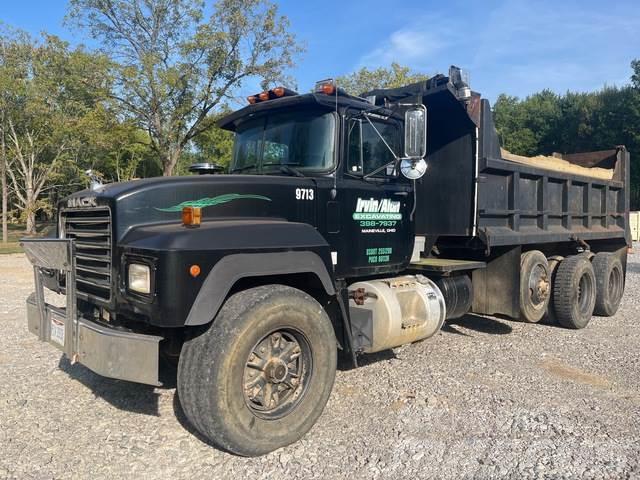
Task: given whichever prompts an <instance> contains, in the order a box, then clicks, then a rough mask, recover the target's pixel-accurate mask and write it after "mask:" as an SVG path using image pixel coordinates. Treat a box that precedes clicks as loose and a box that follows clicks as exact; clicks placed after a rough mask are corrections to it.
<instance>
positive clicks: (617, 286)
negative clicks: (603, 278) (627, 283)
mask: <svg viewBox="0 0 640 480" xmlns="http://www.w3.org/2000/svg"><path fill="white" fill-rule="evenodd" d="M608 291H609V292H608V293H609V299H610V300H611V301H612V302H614V303H615V302H617V301H618V299H619V298H620V297H621V296H622V272H621V271H620V269H618V268H612V269H611V272H610V273H609V285H608Z"/></svg>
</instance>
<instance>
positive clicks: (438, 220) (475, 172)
mask: <svg viewBox="0 0 640 480" xmlns="http://www.w3.org/2000/svg"><path fill="white" fill-rule="evenodd" d="M454 83H455V82H452V81H450V79H449V78H448V77H444V76H441V75H439V76H437V77H434V78H432V79H430V80H428V81H426V82H419V83H416V84H413V85H409V86H407V87H402V88H399V89H387V90H376V91H373V92H369V93H368V94H367V95H370V96H375V102H376V103H377V104H382V103H384V102H403V103H408V102H422V103H423V104H424V105H425V106H426V107H427V158H426V160H427V165H428V167H427V173H426V174H425V175H424V176H423V177H422V178H420V179H419V180H417V181H416V188H417V197H416V198H417V205H416V213H415V226H416V234H417V235H425V236H427V237H431V238H438V243H447V242H449V243H454V244H457V245H474V246H475V247H478V245H480V247H485V248H487V249H490V248H491V247H493V246H502V245H519V244H532V243H547V242H566V241H570V240H575V239H579V240H584V241H588V240H600V239H613V238H619V239H622V241H626V242H627V243H629V242H630V236H629V228H628V211H629V193H628V185H629V154H628V152H627V151H626V150H625V148H624V147H614V148H612V149H611V150H606V151H601V152H590V153H579V154H569V155H566V154H565V155H562V157H561V158H557V156H556V157H537V158H533V159H527V158H526V157H518V156H514V155H511V154H509V153H508V152H505V151H504V150H502V149H501V148H500V141H499V139H498V135H497V133H496V129H495V125H494V122H493V115H492V112H491V107H490V105H489V102H488V101H487V100H483V99H481V98H480V96H479V95H478V94H476V93H472V94H470V95H469V91H468V88H467V90H466V92H465V91H464V90H461V88H460V85H459V84H458V85H456V84H454Z"/></svg>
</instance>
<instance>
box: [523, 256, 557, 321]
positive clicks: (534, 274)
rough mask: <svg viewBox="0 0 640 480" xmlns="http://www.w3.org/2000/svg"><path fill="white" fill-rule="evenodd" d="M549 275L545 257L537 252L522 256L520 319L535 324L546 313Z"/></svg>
mask: <svg viewBox="0 0 640 480" xmlns="http://www.w3.org/2000/svg"><path fill="white" fill-rule="evenodd" d="M550 279H551V275H550V274H549V264H548V263H547V257H545V256H544V254H543V253H542V252H540V251H538V250H531V251H529V252H525V253H523V254H522V257H521V259H520V318H521V319H522V320H524V321H525V322H529V323H537V322H539V321H540V320H541V319H542V317H543V316H544V314H545V313H546V312H547V306H548V305H549V297H550V295H551V290H550V288H551V280H550Z"/></svg>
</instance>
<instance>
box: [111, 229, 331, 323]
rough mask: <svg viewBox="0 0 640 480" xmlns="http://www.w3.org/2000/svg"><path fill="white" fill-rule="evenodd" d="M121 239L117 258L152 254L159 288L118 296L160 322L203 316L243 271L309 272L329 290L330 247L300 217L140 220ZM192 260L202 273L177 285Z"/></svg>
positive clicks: (208, 318) (209, 316)
mask: <svg viewBox="0 0 640 480" xmlns="http://www.w3.org/2000/svg"><path fill="white" fill-rule="evenodd" d="M122 244H123V252H122V258H123V262H124V261H126V259H127V258H128V257H129V256H134V257H135V256H137V257H143V258H144V257H146V258H151V259H154V263H155V266H156V270H155V271H156V276H155V285H156V291H162V294H161V295H158V296H156V297H155V298H154V301H151V302H144V301H143V300H140V299H137V298H135V297H133V296H132V295H130V294H127V293H126V292H125V291H124V290H122V294H120V296H119V298H118V301H119V302H120V304H121V307H123V308H124V306H125V305H127V307H128V308H129V309H130V310H132V311H134V312H136V313H140V314H143V315H146V316H147V317H148V318H149V319H150V323H151V324H152V325H156V326H160V327H180V326H185V325H202V324H205V323H208V322H210V321H211V320H212V319H213V318H214V317H215V315H216V314H217V312H218V310H219V309H220V307H221V306H222V304H223V302H224V300H225V299H226V297H227V296H228V294H229V291H230V290H231V289H232V287H233V285H234V284H235V283H236V282H237V281H238V280H241V279H243V278H250V277H260V276H266V275H287V274H296V273H298V274H300V273H305V274H312V275H315V277H317V278H318V280H319V282H320V284H321V285H322V287H323V289H324V290H325V291H326V293H327V294H328V295H332V296H333V295H335V292H336V287H335V285H334V279H333V267H332V262H331V253H330V247H329V245H328V243H327V241H326V240H325V239H324V237H323V236H322V235H321V234H320V233H319V232H318V231H317V230H316V229H315V228H314V227H313V226H312V225H309V224H307V223H299V222H288V221H286V220H282V219H264V218H242V219H224V220H215V221H208V222H203V223H202V225H201V226H200V227H198V228H186V227H184V226H182V225H181V224H159V225H145V226H140V227H137V228H135V229H133V230H131V231H129V232H128V234H127V235H126V238H125V239H124V241H123V242H122ZM192 263H198V264H199V265H200V266H201V267H202V270H203V272H205V274H204V275H202V276H201V277H199V278H197V279H195V278H191V277H189V279H188V280H187V279H185V280H184V281H183V282H180V286H179V287H178V288H177V286H176V279H179V278H184V276H185V275H188V272H186V270H185V266H188V265H190V264H192ZM123 268H124V266H123ZM187 285H189V286H187Z"/></svg>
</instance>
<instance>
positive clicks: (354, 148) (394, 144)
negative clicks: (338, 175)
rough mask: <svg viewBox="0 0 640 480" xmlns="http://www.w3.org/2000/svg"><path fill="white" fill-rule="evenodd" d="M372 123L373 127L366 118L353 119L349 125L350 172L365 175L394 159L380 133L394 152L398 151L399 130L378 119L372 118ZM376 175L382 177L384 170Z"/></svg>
mask: <svg viewBox="0 0 640 480" xmlns="http://www.w3.org/2000/svg"><path fill="white" fill-rule="evenodd" d="M372 123H373V125H374V126H375V129H374V128H373V126H371V124H370V123H369V122H368V121H367V120H366V119H364V120H360V119H358V120H353V121H352V123H351V124H350V125H349V143H348V153H347V156H348V159H347V169H348V171H349V172H350V173H353V174H362V175H367V174H368V173H371V172H373V171H374V170H376V169H378V168H380V167H382V166H384V165H386V164H388V163H389V162H392V161H393V160H394V156H393V153H391V151H390V150H389V148H388V147H387V145H385V142H384V141H383V140H382V138H380V135H382V137H384V140H385V141H386V142H387V144H388V145H389V147H391V149H392V150H393V151H394V152H396V154H398V153H399V152H400V150H399V146H400V138H399V131H398V129H397V127H396V126H395V124H393V123H387V122H382V121H379V120H372ZM376 129H377V130H378V132H380V135H378V133H377V132H376ZM376 176H380V177H384V176H385V172H384V171H381V172H379V173H378V174H376Z"/></svg>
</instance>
